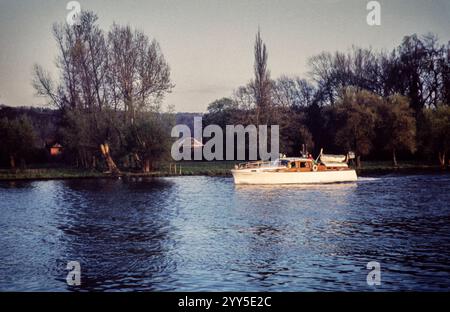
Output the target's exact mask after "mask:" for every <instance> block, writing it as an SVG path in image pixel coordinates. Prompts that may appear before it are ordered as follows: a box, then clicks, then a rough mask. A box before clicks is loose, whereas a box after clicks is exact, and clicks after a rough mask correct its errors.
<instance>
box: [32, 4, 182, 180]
mask: <svg viewBox="0 0 450 312" xmlns="http://www.w3.org/2000/svg"><path fill="white" fill-rule="evenodd" d="M97 20H98V18H97V16H96V15H95V14H94V13H93V12H87V11H83V12H82V13H81V15H80V21H81V22H80V25H74V26H69V25H67V24H55V25H54V27H53V35H54V37H55V40H56V42H57V46H58V50H59V54H58V58H57V67H58V69H59V71H60V79H59V82H58V83H55V82H54V81H53V80H52V78H51V77H50V75H49V73H48V72H46V71H45V70H44V69H42V68H41V67H40V66H38V65H36V66H35V74H34V80H33V85H34V87H35V89H36V91H37V94H38V95H40V96H45V97H47V98H48V99H49V100H50V102H51V103H52V104H53V105H54V106H55V107H57V108H59V109H60V110H61V111H62V112H63V115H64V119H63V120H64V121H65V123H63V125H62V128H63V130H62V131H61V132H62V133H63V134H64V135H65V136H66V137H65V139H64V140H65V141H66V143H67V144H68V146H69V147H70V148H71V149H72V151H73V152H74V153H75V154H78V159H80V160H81V163H82V164H83V165H84V166H90V164H91V161H90V159H93V161H92V163H94V164H95V158H96V156H102V157H103V158H104V159H105V162H106V164H107V166H108V169H109V171H110V172H112V173H118V172H119V170H118V168H117V165H116V164H115V162H114V160H113V158H115V157H119V156H121V153H126V152H127V151H123V147H124V144H123V141H124V136H125V135H126V133H125V130H124V129H128V128H129V127H130V125H133V124H134V122H135V120H136V119H137V118H139V115H140V114H144V113H146V112H154V113H160V104H161V102H162V100H163V98H164V96H165V94H166V93H168V92H170V90H171V88H172V87H173V85H172V84H171V82H170V68H169V66H168V64H167V63H166V61H165V59H164V56H163V54H162V52H161V49H160V47H159V45H158V43H157V42H156V41H155V40H152V41H150V39H149V38H148V37H147V36H146V35H145V34H144V33H142V32H140V31H133V30H132V29H131V27H129V26H120V25H117V24H114V25H113V26H112V28H111V30H110V31H109V32H108V33H106V32H105V31H103V30H102V29H101V28H100V26H99V25H98V22H97ZM77 136H81V138H80V139H79V140H77Z"/></svg>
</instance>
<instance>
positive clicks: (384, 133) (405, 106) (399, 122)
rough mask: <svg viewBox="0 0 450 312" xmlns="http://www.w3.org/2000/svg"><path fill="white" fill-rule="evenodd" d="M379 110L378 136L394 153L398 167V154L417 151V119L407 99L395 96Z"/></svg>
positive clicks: (381, 105)
mask: <svg viewBox="0 0 450 312" xmlns="http://www.w3.org/2000/svg"><path fill="white" fill-rule="evenodd" d="M376 109H377V114H378V118H377V125H376V132H377V136H379V137H380V139H381V140H382V141H383V148H384V149H385V150H388V151H390V152H391V153H392V161H393V163H394V165H395V166H397V165H398V164H397V156H396V152H397V151H401V150H406V151H409V152H411V153H413V152H415V150H416V119H415V118H414V111H413V110H412V109H411V108H410V107H409V101H408V99H407V98H406V97H403V96H400V95H394V96H391V97H388V98H387V99H386V100H384V101H382V102H381V103H379V104H378V106H377V107H376Z"/></svg>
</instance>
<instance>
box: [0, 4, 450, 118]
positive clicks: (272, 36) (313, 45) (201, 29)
mask: <svg viewBox="0 0 450 312" xmlns="http://www.w3.org/2000/svg"><path fill="white" fill-rule="evenodd" d="M79 2H80V4H81V7H82V9H86V10H93V11H95V12H96V13H97V14H98V16H99V22H100V24H101V26H102V27H103V28H104V29H108V28H109V27H110V25H111V24H112V23H113V21H116V22H117V23H120V24H130V25H131V26H133V27H136V28H138V29H140V30H142V31H144V32H145V33H146V34H147V35H148V36H149V37H150V38H155V39H156V40H157V41H158V42H159V43H160V45H161V48H162V51H163V53H164V55H165V57H166V60H167V61H168V63H169V64H170V67H171V73H172V74H171V77H172V80H173V82H174V83H175V85H176V86H175V88H174V90H173V93H172V94H170V95H169V96H167V97H166V99H165V103H166V104H172V105H174V106H175V109H176V111H179V112H186V111H187V112H202V111H205V110H206V107H207V105H208V104H209V103H210V102H212V101H213V100H215V99H218V98H221V97H224V96H230V95H231V94H232V92H233V90H235V89H236V88H237V87H238V86H240V85H243V84H245V83H247V82H248V81H249V80H250V79H251V78H252V75H253V44H254V39H255V34H256V32H257V30H258V26H259V27H260V29H261V33H262V38H263V40H264V42H265V43H266V45H267V48H268V52H269V60H268V65H269V69H270V70H271V73H272V77H273V78H276V77H278V76H280V75H282V74H286V75H299V76H301V77H307V71H308V68H307V60H308V58H309V57H311V56H313V55H315V54H318V53H320V52H321V51H336V50H343V51H345V50H347V49H348V48H350V47H351V46H352V45H358V46H362V47H373V48H375V49H391V48H393V47H394V46H396V45H398V44H399V43H400V41H401V39H402V38H403V36H404V35H408V34H412V33H418V34H425V33H427V32H433V33H436V34H437V35H438V36H439V38H440V39H441V41H442V42H446V41H448V40H450V0H379V2H380V4H381V26H369V25H367V23H366V15H367V13H368V11H367V10H366V4H367V3H368V2H369V1H368V0H283V1H276V0H134V1H125V0H79ZM67 3H68V1H66V0H39V1H36V0H15V1H14V0H12V1H5V0H0V45H1V46H0V104H1V103H3V104H7V105H12V106H21V105H24V106H42V105H44V104H45V100H43V99H41V98H37V97H35V96H34V90H33V88H32V86H31V78H32V76H31V72H32V66H33V64H34V63H39V64H41V65H43V66H44V67H45V68H47V69H49V70H50V71H51V72H52V73H53V76H54V77H55V78H56V75H57V72H56V69H55V66H54V59H55V57H56V53H57V51H56V47H55V43H54V39H53V38H52V35H51V26H52V24H53V23H54V22H64V21H65V20H66V16H67V14H68V13H69V11H68V10H66V4H67Z"/></svg>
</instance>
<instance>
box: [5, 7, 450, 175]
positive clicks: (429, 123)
mask: <svg viewBox="0 0 450 312" xmlns="http://www.w3.org/2000/svg"><path fill="white" fill-rule="evenodd" d="M53 36H54V38H55V40H56V43H57V47H58V55H57V58H56V65H57V68H58V71H59V72H58V73H59V75H58V77H57V79H53V78H52V77H51V76H50V74H49V73H48V72H47V71H46V70H44V69H43V68H42V67H40V66H39V65H36V66H35V67H34V75H33V86H34V87H35V89H36V92H37V95H39V96H43V97H45V98H47V99H48V100H49V104H50V105H51V106H52V107H54V108H55V109H56V113H55V115H52V114H49V113H48V111H45V110H41V111H36V112H34V113H36V114H35V115H33V114H29V113H26V114H21V113H20V109H19V110H16V111H15V112H14V113H13V112H12V111H8V109H5V108H3V109H2V110H0V111H1V112H2V115H3V117H2V118H1V120H0V138H1V141H0V162H3V163H9V164H10V166H11V167H13V168H14V167H16V166H17V163H18V162H19V163H24V162H25V161H27V159H28V158H30V157H31V155H33V152H32V151H33V150H35V149H36V148H38V149H42V147H43V146H45V145H46V144H48V143H51V142H47V140H46V139H47V138H50V139H51V140H50V141H52V142H54V143H56V142H58V143H60V144H61V145H62V146H63V149H64V153H63V154H64V161H66V162H68V163H71V164H74V165H77V166H79V167H83V168H92V169H99V170H108V171H109V172H111V173H118V172H119V171H120V170H121V168H127V169H129V168H135V169H139V170H143V171H145V172H148V171H150V170H151V169H152V165H153V163H154V162H155V161H157V160H161V159H164V158H169V157H170V156H169V152H170V147H171V145H172V142H173V141H174V138H171V137H170V133H171V129H172V126H173V125H174V124H175V123H176V122H177V121H176V115H175V114H174V113H173V112H172V111H171V110H170V109H169V110H168V111H163V110H162V108H161V106H162V102H163V100H164V97H165V95H166V94H167V93H169V92H171V90H172V88H173V84H172V83H171V80H170V68H169V65H168V64H167V62H166V60H165V58H164V55H163V53H162V51H161V49H160V47H159V45H158V43H157V42H156V41H154V40H150V39H149V38H148V37H147V36H146V35H145V34H144V33H142V32H140V31H137V30H133V29H132V28H131V27H130V26H121V25H117V24H113V25H112V26H111V27H110V28H109V29H108V30H104V29H102V28H100V26H99V25H98V22H97V16H96V15H95V14H94V13H93V12H82V14H81V16H80V23H79V24H78V25H74V26H69V25H67V24H55V25H54V27H53ZM254 57H255V62H254V78H253V79H252V80H251V81H250V82H249V83H248V84H246V85H244V86H241V87H238V88H237V89H236V90H235V92H234V93H233V94H232V95H231V96H230V97H229V98H223V99H219V100H216V101H214V102H213V103H211V104H210V105H209V106H208V111H207V113H206V114H205V116H204V120H203V126H207V125H208V124H216V125H219V126H222V127H223V128H225V126H226V125H236V124H242V125H250V124H253V125H256V126H258V125H279V126H280V135H281V137H280V144H281V145H280V152H282V153H283V154H287V155H292V156H297V155H299V154H300V150H301V148H302V146H306V147H307V149H308V150H309V152H311V153H313V154H315V155H317V153H318V152H319V150H320V149H321V148H324V149H325V150H326V152H330V153H346V152H348V151H354V152H355V153H356V156H357V163H358V165H360V161H361V158H362V157H363V158H365V159H369V158H371V159H384V158H386V157H390V158H392V160H393V162H394V163H395V164H396V163H397V158H398V157H399V158H402V159H404V158H408V159H412V158H414V159H421V160H430V161H437V160H439V164H440V165H441V166H445V165H446V164H447V162H448V153H449V149H450V43H447V44H443V43H440V42H439V40H438V39H437V38H436V36H434V35H425V36H420V37H419V36H417V35H412V36H407V37H405V38H404V39H403V41H402V42H401V43H400V45H399V46H398V47H396V48H395V49H393V50H392V51H390V52H386V51H382V52H378V51H374V50H372V49H363V48H358V47H352V48H351V49H350V50H349V51H347V52H335V53H329V52H323V53H321V54H319V55H317V56H314V57H312V58H311V59H310V60H309V69H310V72H309V75H308V77H307V78H308V79H306V78H300V77H286V76H282V77H279V78H276V79H273V78H271V75H270V71H269V69H268V65H267V64H268V62H267V61H268V51H267V47H266V45H265V44H264V42H263V40H262V38H261V35H260V33H259V32H258V33H257V36H256V40H255V45H254ZM24 115H26V116H24ZM192 117H193V115H192V116H190V117H189V116H187V115H186V116H183V118H181V119H179V120H178V122H179V123H183V124H186V123H187V124H192ZM205 139H206V138H205ZM224 152H225V153H226V146H225V149H224Z"/></svg>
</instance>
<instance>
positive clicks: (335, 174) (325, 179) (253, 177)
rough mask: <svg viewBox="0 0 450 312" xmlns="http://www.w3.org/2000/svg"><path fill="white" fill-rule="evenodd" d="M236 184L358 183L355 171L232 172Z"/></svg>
mask: <svg viewBox="0 0 450 312" xmlns="http://www.w3.org/2000/svg"><path fill="white" fill-rule="evenodd" d="M231 173H232V174H233V179H234V183H235V184H315V183H338V182H354V181H357V179H358V177H357V176H356V171H355V170H336V171H310V172H270V171H257V172H251V171H247V170H231Z"/></svg>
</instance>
